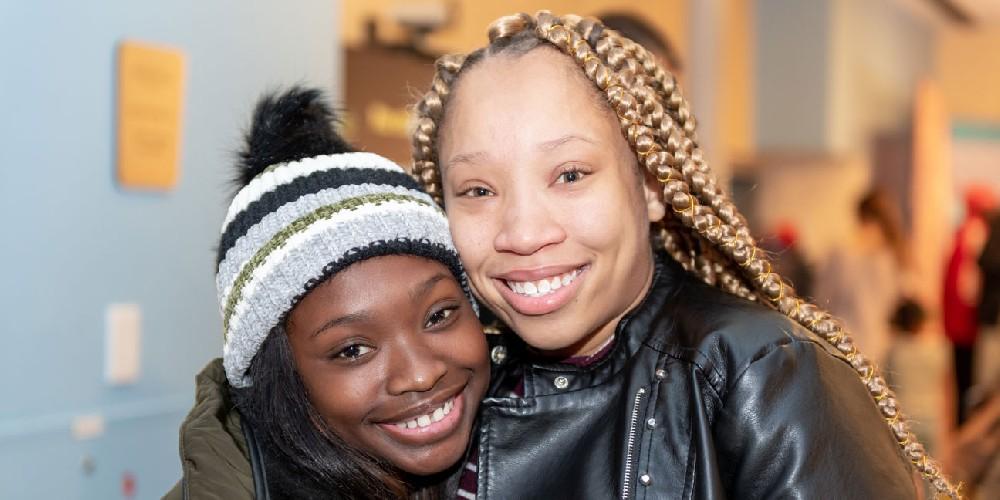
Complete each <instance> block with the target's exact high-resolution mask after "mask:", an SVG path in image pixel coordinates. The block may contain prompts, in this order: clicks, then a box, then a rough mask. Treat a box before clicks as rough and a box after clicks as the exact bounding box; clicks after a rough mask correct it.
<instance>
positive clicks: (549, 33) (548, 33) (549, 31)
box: [545, 24, 569, 39]
mask: <svg viewBox="0 0 1000 500" xmlns="http://www.w3.org/2000/svg"><path fill="white" fill-rule="evenodd" d="M556 28H559V29H561V30H563V33H566V36H569V30H568V29H566V27H565V26H563V25H561V24H552V25H551V26H549V27H548V28H545V36H546V38H550V39H551V38H552V30H554V29H556Z"/></svg>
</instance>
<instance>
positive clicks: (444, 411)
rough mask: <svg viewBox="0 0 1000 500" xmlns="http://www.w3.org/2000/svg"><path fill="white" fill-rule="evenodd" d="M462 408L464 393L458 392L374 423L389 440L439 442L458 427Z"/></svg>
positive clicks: (416, 443) (418, 442) (419, 443)
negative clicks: (388, 436) (401, 414)
mask: <svg viewBox="0 0 1000 500" xmlns="http://www.w3.org/2000/svg"><path fill="white" fill-rule="evenodd" d="M464 411H465V394H464V392H458V393H457V394H455V395H453V396H451V397H449V398H448V399H447V400H445V401H443V402H440V403H434V404H429V405H421V406H420V407H419V408H417V409H415V410H412V411H408V412H407V414H406V415H403V416H399V417H393V419H392V420H390V421H387V422H380V423H378V426H379V427H380V428H381V429H382V430H383V431H385V432H386V433H387V434H389V435H390V436H391V437H392V438H393V439H395V440H397V441H400V442H403V443H405V444H408V445H412V446H422V445H428V444H432V443H435V442H437V441H440V440H442V439H444V438H446V437H448V436H450V435H451V434H452V433H454V432H455V431H456V429H458V428H459V426H460V423H461V422H462V420H463V419H462V416H463V413H464Z"/></svg>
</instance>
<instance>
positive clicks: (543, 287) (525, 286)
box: [506, 269, 580, 297]
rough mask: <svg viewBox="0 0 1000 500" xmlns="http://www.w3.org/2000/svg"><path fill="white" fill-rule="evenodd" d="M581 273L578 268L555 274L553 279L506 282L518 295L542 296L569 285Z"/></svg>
mask: <svg viewBox="0 0 1000 500" xmlns="http://www.w3.org/2000/svg"><path fill="white" fill-rule="evenodd" d="M579 275H580V270H579V269H577V270H574V271H573V272H569V273H566V274H563V275H560V276H554V277H553V278H552V279H551V280H549V279H548V278H546V279H543V280H538V281H507V282H506V283H507V286H508V287H510V289H511V290H513V291H514V293H516V294H518V295H527V296H528V297H541V296H544V295H548V294H550V293H552V292H554V291H556V290H558V289H560V288H562V287H564V286H567V285H569V284H570V283H572V282H573V280H574V279H576V277H577V276H579Z"/></svg>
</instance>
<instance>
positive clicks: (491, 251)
mask: <svg viewBox="0 0 1000 500" xmlns="http://www.w3.org/2000/svg"><path fill="white" fill-rule="evenodd" d="M436 69H437V71H436V75H435V77H434V79H433V82H432V83H431V88H430V91H429V92H428V93H427V94H426V95H425V96H424V98H423V99H422V100H421V101H420V103H419V104H418V106H417V123H416V131H415V133H414V136H413V137H414V139H413V142H414V144H413V145H414V163H413V171H412V173H413V175H414V176H415V177H416V178H417V179H419V180H420V181H421V182H422V183H423V184H424V187H425V188H426V189H427V190H428V192H429V193H430V194H431V195H432V196H434V197H435V199H436V200H438V201H439V202H440V203H442V205H443V207H444V208H445V210H446V212H447V214H448V218H449V221H450V223H451V231H452V235H453V237H454V240H455V244H456V247H457V248H458V251H459V254H460V256H461V258H462V262H463V264H464V266H465V269H466V271H467V272H468V274H469V278H470V282H471V284H472V288H473V291H474V293H475V295H476V297H477V298H478V299H479V301H480V302H481V303H482V304H484V305H486V306H487V307H488V308H489V309H490V310H491V311H492V312H493V313H494V314H495V315H496V316H497V317H498V319H499V320H500V321H502V323H503V324H505V325H506V326H508V327H509V328H510V330H511V331H512V334H508V333H504V334H502V335H498V336H497V337H498V338H499V339H500V341H501V342H503V343H504V345H498V346H496V347H494V348H493V351H492V354H493V355H492V356H491V357H492V359H493V361H494V362H495V363H497V364H498V369H497V370H495V371H494V379H493V381H492V382H491V390H490V394H491V397H489V398H487V399H486V400H485V401H484V402H483V404H482V406H481V407H480V420H479V429H478V431H477V439H476V442H475V447H474V450H473V453H472V454H471V457H472V458H471V459H470V464H469V466H468V470H469V471H470V472H469V473H468V474H467V475H466V476H465V477H463V481H462V490H461V491H460V496H462V497H464V498H481V499H483V498H601V499H606V498H623V499H629V498H650V499H652V498H656V499H665V498H711V499H718V498H913V497H914V495H915V494H916V490H915V488H914V484H913V481H912V479H913V477H915V476H922V477H923V478H926V480H927V481H928V482H929V483H931V484H932V485H933V486H934V488H935V489H936V490H937V491H938V492H939V493H941V494H943V495H947V496H958V492H957V490H956V489H955V488H954V487H953V486H952V485H951V484H950V483H949V482H948V481H947V480H946V479H945V478H944V477H942V476H941V474H940V472H939V470H938V467H937V465H936V464H935V463H934V462H933V461H932V460H931V459H930V458H929V457H928V456H927V455H926V454H925V453H924V451H923V448H922V447H921V445H920V444H919V443H917V442H916V440H915V439H914V437H913V435H912V434H911V433H910V431H909V429H908V427H907V423H906V419H905V417H903V416H902V414H901V413H900V410H899V408H898V406H897V404H896V401H895V398H894V397H893V395H892V393H891V392H890V391H889V389H888V388H887V387H886V384H885V381H884V379H883V378H882V376H881V375H880V374H879V372H878V370H877V368H876V367H875V366H874V365H873V364H871V363H870V362H869V361H868V360H867V359H866V358H865V357H864V356H863V355H862V354H861V353H859V352H858V350H857V349H856V348H855V346H854V344H853V342H852V341H851V338H850V336H849V335H848V334H847V333H846V332H844V331H843V329H842V328H841V326H840V324H839V323H838V322H837V321H836V320H835V319H834V318H832V317H830V315H828V314H827V313H825V312H824V311H822V310H821V309H820V308H818V307H817V306H815V305H813V304H810V303H808V302H807V301H805V300H802V299H801V298H799V297H798V296H797V295H796V293H795V291H794V290H793V289H792V287H791V286H789V284H788V283H787V282H786V281H785V280H784V279H782V277H781V276H778V275H777V274H775V273H774V272H772V270H771V265H770V263H769V261H768V258H767V256H766V254H765V252H763V251H761V250H759V249H758V247H757V244H756V242H755V241H754V239H753V237H752V236H751V235H750V231H749V229H748V228H747V225H746V222H745V221H744V218H743V217H742V216H741V215H740V213H739V212H738V211H737V209H736V208H735V207H734V205H733V204H732V203H731V201H730V200H729V199H728V197H726V195H725V194H724V193H723V191H722V189H721V188H720V187H719V186H718V185H717V184H716V180H715V178H714V176H713V175H712V173H711V171H710V169H709V168H708V166H707V165H706V163H705V161H704V159H703V157H702V153H701V150H700V148H699V144H698V139H697V137H696V134H695V122H694V118H693V117H692V114H691V111H690V109H689V108H688V105H687V102H686V101H685V100H684V98H683V97H682V96H681V94H680V90H679V88H678V85H677V83H676V81H675V80H674V78H673V77H672V76H671V75H670V74H669V73H667V72H666V71H664V70H663V69H662V68H661V67H660V66H659V65H658V63H657V62H656V60H655V58H653V57H651V56H650V54H649V53H648V52H647V51H646V50H645V49H644V48H642V47H641V46H639V45H637V44H636V43H634V42H632V41H631V40H629V39H627V38H625V37H623V36H622V35H620V34H619V33H617V32H615V31H613V30H609V29H606V28H605V27H604V26H602V25H601V23H600V22H598V21H596V20H592V19H585V18H580V17H577V16H562V17H558V16H555V15H552V14H550V13H548V12H545V11H542V12H539V13H537V14H535V15H527V14H519V15H514V16H508V17H504V18H501V19H500V20H498V21H496V22H495V23H494V24H493V25H492V26H491V27H490V29H489V43H488V44H487V45H486V46H485V47H483V48H481V49H479V50H476V51H474V52H472V53H470V54H468V55H456V56H446V57H444V58H442V59H440V60H439V61H438V62H437V65H436ZM472 471H475V472H474V473H473V472H472Z"/></svg>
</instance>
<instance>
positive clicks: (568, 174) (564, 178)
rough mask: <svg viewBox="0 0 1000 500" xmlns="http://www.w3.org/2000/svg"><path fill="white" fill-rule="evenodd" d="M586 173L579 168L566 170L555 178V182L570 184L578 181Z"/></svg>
mask: <svg viewBox="0 0 1000 500" xmlns="http://www.w3.org/2000/svg"><path fill="white" fill-rule="evenodd" d="M586 175H587V174H586V173H584V172H582V171H580V170H567V171H565V172H563V173H561V174H559V177H557V178H556V184H572V183H574V182H580V181H581V180H583V178H584V176H586Z"/></svg>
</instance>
